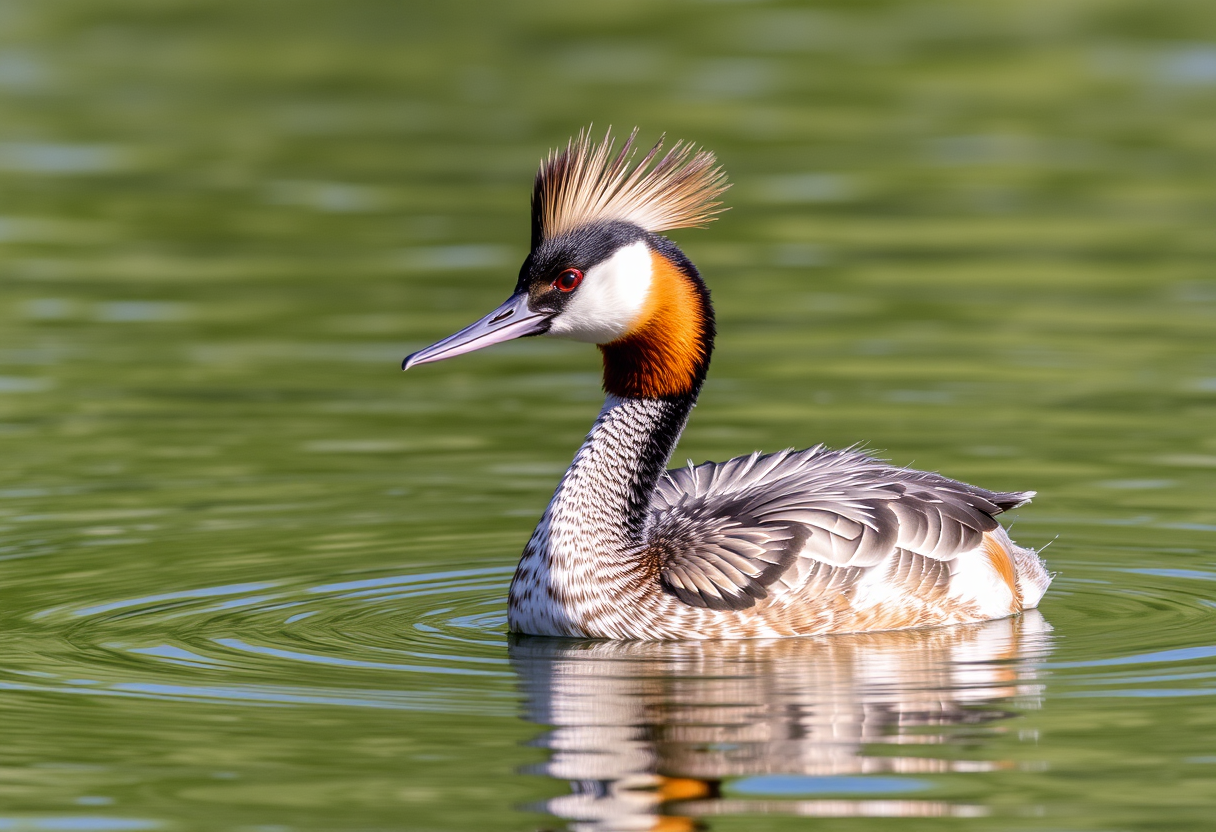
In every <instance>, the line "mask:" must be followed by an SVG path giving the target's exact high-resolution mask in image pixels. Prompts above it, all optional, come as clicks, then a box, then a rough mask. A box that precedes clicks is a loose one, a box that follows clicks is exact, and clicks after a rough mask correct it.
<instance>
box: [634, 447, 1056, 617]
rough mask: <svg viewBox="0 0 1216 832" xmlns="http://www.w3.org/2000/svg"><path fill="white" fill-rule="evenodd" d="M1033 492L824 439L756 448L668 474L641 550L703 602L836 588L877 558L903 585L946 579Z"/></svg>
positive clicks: (679, 588) (662, 576)
mask: <svg viewBox="0 0 1216 832" xmlns="http://www.w3.org/2000/svg"><path fill="white" fill-rule="evenodd" d="M1031 496H1033V493H1032V492H1028V493H1018V492H1011V493H1002V492H994V491H988V490H986V489H982V488H977V487H976V486H972V485H967V484H965V483H961V482H956V481H954V480H950V479H947V478H945V477H942V476H940V475H938V474H931V473H926V472H922V471H912V470H908V469H903V468H896V467H894V466H891V465H887V464H885V463H882V462H878V461H877V460H874V459H871V458H869V457H867V456H864V455H863V454H859V453H856V452H853V451H829V450H825V449H824V448H823V447H822V446H819V447H815V448H811V449H809V450H806V451H798V452H794V451H783V452H781V453H776V454H767V455H760V454H754V455H752V456H748V457H738V458H736V459H732V460H728V461H726V462H722V463H712V462H710V463H705V464H703V465H698V466H695V467H692V466H690V467H688V468H684V469H678V470H674V471H670V472H668V477H667V478H665V479H664V480H662V481H661V482H660V484H659V486H658V488H657V490H656V492H655V495H654V497H653V499H652V503H651V517H650V521H649V525H648V526H647V542H648V549H647V552H648V555H649V556H650V557H653V558H655V560H656V562H657V565H658V567H659V581H660V583H661V585H662V586H663V588H664V589H665V590H666V591H667V592H669V593H671V594H672V595H674V596H675V597H676V598H678V599H680V600H681V601H683V602H684V603H686V604H689V605H692V606H697V607H708V608H710V609H745V608H747V607H751V606H754V605H755V604H756V603H757V602H758V601H760V600H761V599H764V598H767V597H769V596H771V595H779V594H782V593H784V592H788V591H791V590H800V591H803V592H807V591H815V592H822V591H826V590H829V589H843V588H844V587H847V586H848V585H849V584H851V583H853V582H855V581H857V580H860V579H861V578H862V576H864V575H865V574H866V573H867V572H868V571H869V570H872V569H874V568H876V567H880V566H881V567H882V568H885V569H888V570H889V576H890V579H892V580H896V581H899V582H901V584H906V586H907V589H908V590H909V591H921V590H923V589H924V588H925V587H928V586H932V587H937V588H939V589H944V587H945V586H946V584H947V583H948V579H949V575H950V567H951V562H952V561H953V560H954V559H955V558H957V557H958V556H959V555H960V554H962V553H964V552H969V551H973V550H976V549H977V548H979V547H980V546H981V545H982V543H983V535H984V533H985V532H988V531H992V530H994V529H995V528H996V527H997V522H996V520H995V519H993V518H994V517H995V515H997V514H1000V513H1001V512H1002V511H1004V510H1006V509H1009V508H1013V507H1015V506H1018V505H1021V504H1023V503H1025V502H1027V501H1028V500H1029V498H1030V497H1031Z"/></svg>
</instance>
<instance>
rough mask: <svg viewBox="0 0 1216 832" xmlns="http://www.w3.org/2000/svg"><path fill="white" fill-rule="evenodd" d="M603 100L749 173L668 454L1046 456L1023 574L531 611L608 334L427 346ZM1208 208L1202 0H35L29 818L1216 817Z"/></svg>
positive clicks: (7, 538)
mask: <svg viewBox="0 0 1216 832" xmlns="http://www.w3.org/2000/svg"><path fill="white" fill-rule="evenodd" d="M589 122H594V123H595V124H596V125H598V126H601V127H602V126H607V125H608V124H614V125H616V126H617V127H618V128H628V127H631V126H633V125H634V124H637V125H640V126H641V127H642V131H643V134H642V137H643V139H645V140H653V139H654V138H656V137H657V136H658V134H659V133H661V132H663V131H667V132H668V133H669V134H670V135H671V136H672V137H680V138H691V139H694V140H696V141H697V142H700V143H702V144H704V145H706V146H708V147H710V148H712V149H714V150H715V151H716V152H717V153H718V155H719V157H720V159H721V161H722V163H723V164H724V166H725V168H726V169H727V171H728V173H729V174H730V176H731V178H732V180H733V181H734V182H735V183H736V185H735V187H734V188H733V190H731V191H730V193H729V194H728V202H729V204H730V205H731V209H732V210H731V211H730V212H729V213H728V214H726V215H725V216H724V217H723V218H722V220H721V221H720V222H717V223H715V224H714V225H713V226H712V227H711V228H709V229H706V230H702V231H686V232H680V233H678V234H677V235H675V236H676V238H677V239H678V241H679V242H680V243H681V244H682V245H683V246H684V248H685V250H686V251H687V253H688V254H689V255H690V257H691V258H692V259H693V260H694V261H695V262H696V263H697V264H698V265H699V266H700V267H701V269H702V271H703V272H704V274H705V276H706V279H707V281H708V282H709V284H710V286H711V288H712V290H713V292H714V299H715V302H716V304H717V308H718V315H719V323H720V331H721V332H720V338H719V342H718V343H719V351H718V353H717V355H716V356H715V360H714V366H713V368H712V370H711V374H710V380H709V384H708V386H707V388H706V392H705V394H704V396H703V398H702V402H701V405H700V406H699V407H698V408H697V410H696V412H695V414H694V417H693V421H692V424H691V426H690V428H689V430H688V432H687V434H686V436H685V438H684V440H683V442H682V446H681V448H680V449H679V450H678V451H677V458H678V459H681V460H682V459H683V458H686V457H687V458H692V459H694V460H698V461H699V460H703V459H722V458H725V457H729V456H733V455H736V454H739V453H745V452H750V451H752V450H755V449H768V450H776V449H779V448H784V447H787V446H790V445H797V446H807V445H811V444H814V443H816V442H820V441H822V442H827V443H829V444H831V445H836V446H845V445H850V444H853V443H859V442H860V443H867V444H868V446H869V447H871V448H872V449H874V450H875V452H876V453H880V454H882V455H883V456H885V457H887V458H890V459H892V460H893V461H895V462H897V463H900V464H910V465H915V466H918V467H921V468H926V469H930V470H937V471H942V472H945V473H948V474H950V475H952V476H956V477H959V478H961V479H965V480H968V481H972V482H976V483H979V484H982V485H985V486H988V487H992V488H1001V489H1037V490H1038V492H1039V497H1038V498H1037V499H1036V500H1035V502H1034V504H1033V505H1031V506H1029V507H1026V508H1024V509H1021V510H1020V511H1018V512H1016V516H1014V517H1012V518H1011V519H1012V521H1013V522H1014V524H1015V526H1014V535H1015V537H1016V538H1017V539H1018V541H1019V542H1021V543H1023V544H1026V545H1033V546H1036V547H1041V546H1047V549H1046V552H1045V557H1046V559H1047V560H1048V562H1049V564H1050V566H1051V568H1052V569H1053V570H1055V571H1057V572H1058V577H1057V578H1056V581H1055V584H1054V585H1053V587H1052V589H1051V591H1050V592H1049V593H1048V595H1047V597H1046V599H1045V600H1044V602H1043V604H1042V610H1041V612H1042V615H1041V616H1038V615H1033V616H1027V617H1025V618H1024V619H1020V620H1016V621H1006V622H996V623H994V624H990V625H986V626H984V627H976V628H959V629H955V630H948V631H931V632H922V633H911V634H892V635H882V636H865V637H845V638H839V639H827V640H804V641H798V642H779V643H776V644H763V643H757V644H747V645H738V644H734V645H731V644H724V645H712V644H711V645H678V644H677V645H650V646H638V645H633V646H629V645H603V644H600V645H596V644H578V643H574V644H571V643H562V642H546V641H543V640H536V639H523V640H520V641H518V642H514V643H509V640H508V638H507V636H506V633H505V596H506V585H507V581H508V580H509V577H510V572H511V569H512V567H513V565H514V562H515V558H516V557H517V555H518V553H519V551H520V549H521V547H522V545H523V543H524V541H525V540H526V539H527V536H528V534H529V532H530V530H531V527H532V525H533V523H534V522H535V520H536V518H537V516H538V515H539V513H540V511H541V509H542V508H543V506H544V504H545V502H546V500H547V499H548V496H549V494H550V492H551V490H552V488H553V485H554V484H555V482H556V479H557V477H558V476H559V475H560V473H561V472H562V471H563V470H564V468H565V466H566V465H567V464H568V462H569V459H570V457H571V455H572V453H573V450H574V448H575V447H576V446H577V444H578V443H579V441H580V439H581V437H582V435H583V433H584V432H585V430H586V428H587V427H588V425H589V424H590V422H591V419H592V418H593V417H594V415H595V413H596V412H597V410H598V407H599V400H600V393H599V389H598V376H597V362H598V356H597V355H596V353H595V351H594V350H593V349H591V348H590V347H585V346H581V345H574V344H568V343H562V342H546V341H539V340H532V341H528V342H526V343H520V344H516V345H511V346H507V347H503V348H499V349H497V350H494V351H491V352H488V353H483V354H478V355H474V356H468V357H464V358H461V359H457V360H454V361H452V362H447V363H444V364H440V365H436V366H433V367H423V368H420V369H418V370H415V371H411V372H410V373H409V374H408V375H405V376H402V375H401V374H400V373H399V372H398V371H397V366H398V362H399V361H400V359H401V358H402V357H403V356H404V355H405V354H406V353H408V352H410V351H411V350H413V349H415V348H417V347H419V346H422V345H424V344H426V343H429V342H431V341H432V340H435V339H437V338H438V337H440V336H443V335H446V334H448V333H449V332H452V331H454V330H455V329H457V328H459V327H460V326H462V325H464V324H465V323H468V322H469V321H471V320H473V319H474V318H476V317H478V316H480V315H481V314H483V313H484V312H486V311H488V310H489V309H491V308H492V307H493V306H494V305H495V304H497V303H498V302H500V301H501V300H502V299H503V298H504V297H506V295H507V294H508V293H509V291H510V288H511V286H512V285H513V282H514V278H515V272H516V269H517V268H518V264H519V262H520V261H521V260H522V258H523V257H524V256H525V254H526V253H527V252H526V242H527V198H528V190H529V187H530V182H531V177H532V175H533V172H534V170H535V165H536V163H537V161H538V160H539V158H540V157H541V156H542V155H543V154H544V152H545V151H546V150H547V149H548V148H549V147H550V146H552V145H555V144H557V143H560V142H564V140H565V139H566V138H567V137H568V136H569V135H570V134H571V133H572V132H574V131H576V130H577V128H578V127H580V126H582V125H584V124H586V123H589ZM1214 229H1216V5H1213V4H1212V3H1210V2H1209V0H1195V2H1189V3H1188V2H1148V1H1147V0H1145V1H1144V2H1118V0H1112V2H1098V3H1095V2H1081V1H1080V0H1053V1H1052V2H1035V1H1034V0H1016V2H1015V1H1014V0H1009V1H1008V2H988V3H983V4H978V3H968V2H958V3H949V2H942V3H917V2H865V3H820V4H813V5H812V4H782V3H767V2H750V3H743V2H740V3H728V2H704V3H698V2H691V1H690V2H666V1H665V0H659V1H658V2H646V3H639V2H620V3H610V4H575V3H556V2H527V3H524V2H518V3H516V2H513V3H494V2H484V3H473V2H448V3H443V4H439V3H435V4H422V3H399V2H373V1H372V0H355V1H354V2H343V3H339V2H329V3H318V2H304V1H303V0H296V1H295V2H279V1H278V0H265V1H264V2H248V1H247V2H220V1H219V0H211V2H201V1H200V2H192V0H175V1H174V2H168V1H167V0H166V1H165V2H154V1H153V0H105V2H101V1H100V0H25V2H13V1H12V0H6V1H5V2H2V3H0V625H2V631H0V632H2V635H0V829H32V830H128V829H130V830H141V829H167V830H184V829H217V830H218V829H237V830H293V829H300V830H306V829H367V830H371V829H428V830H482V829H518V830H528V829H564V828H570V829H597V830H614V829H644V828H656V829H666V830H679V829H692V828H695V825H696V824H698V823H699V824H703V825H704V826H706V827H708V828H710V829H715V830H769V829H772V830H778V829H804V828H815V829H833V830H835V829H840V830H846V829H847V830H860V829H867V830H887V829H893V828H898V829H909V830H928V829H940V828H953V829H979V830H998V829H1000V830H1003V829H1051V830H1152V829H1163V830H1164V829H1170V830H1176V829H1206V828H1210V825H1211V818H1212V817H1216V609H1214V607H1216V600H1214V599H1216V507H1214V504H1213V493H1214V492H1216V267H1214V266H1213V263H1214V262H1216V231H1214ZM1049 544H1050V545H1049Z"/></svg>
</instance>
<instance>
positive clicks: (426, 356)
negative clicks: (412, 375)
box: [401, 292, 549, 370]
mask: <svg viewBox="0 0 1216 832" xmlns="http://www.w3.org/2000/svg"><path fill="white" fill-rule="evenodd" d="M548 324H549V315H547V314H545V313H542V312H533V311H532V310H531V309H529V308H528V294H527V293H526V292H521V293H520V294H517V295H512V296H511V297H510V299H509V300H507V302H506V303H504V304H503V305H502V306H500V307H498V308H497V309H495V310H494V311H493V312H491V313H490V314H489V315H486V316H485V317H484V318H482V319H481V320H480V321H478V322H477V323H475V324H473V325H471V326H466V327H465V328H464V329H462V330H460V332H457V333H456V334H455V335H449V336H448V337H447V338H444V339H443V340H442V341H438V342H436V343H434V344H431V345H430V346H429V347H427V348H426V349H422V350H418V352H416V353H414V354H413V355H409V356H406V359H405V360H404V361H402V362H401V369H403V370H408V369H409V368H410V367H414V366H417V365H418V364H429V363H431V362H432V361H442V360H443V359H445V358H452V357H454V356H457V355H464V354H465V353H466V352H473V351H474V350H479V349H481V348H482V347H489V346H493V345H494V344H501V343H502V342H503V341H510V340H512V339H515V338H522V337H523V336H525V335H539V334H540V333H542V332H544V331H545V330H546V329H548Z"/></svg>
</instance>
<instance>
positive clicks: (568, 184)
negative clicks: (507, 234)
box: [402, 130, 727, 397]
mask: <svg viewBox="0 0 1216 832" xmlns="http://www.w3.org/2000/svg"><path fill="white" fill-rule="evenodd" d="M636 135H637V131H636V130H635V131H634V132H633V134H631V135H630V136H629V138H628V139H627V140H626V141H625V143H624V147H623V148H622V149H621V150H620V151H619V152H618V153H616V154H615V155H614V154H613V153H612V139H611V135H610V134H609V135H608V136H605V138H604V141H603V142H602V143H600V144H598V145H596V144H593V143H592V142H591V141H590V140H589V138H588V137H587V134H586V132H583V133H580V134H579V137H578V139H577V140H573V141H571V142H570V143H569V144H568V145H567V147H566V149H565V150H564V151H562V152H560V153H551V154H550V156H549V158H548V159H547V160H546V161H545V162H544V163H543V164H542V166H541V169H540V172H539V173H538V174H537V176H536V186H535V189H534V191H533V194H532V251H531V253H530V254H529V255H528V258H527V259H526V260H525V261H524V264H523V266H522V267H521V268H520V272H519V280H518V282H517V283H516V286H515V292H514V293H513V294H512V295H511V297H510V298H508V299H507V301H506V302H505V303H503V304H502V305H501V306H499V307H498V308H497V309H495V310H494V311H493V312H491V313H490V314H489V315H486V316H485V317H484V318H482V319H481V320H480V321H477V322H476V323H474V324H472V325H471V326H468V327H465V328H464V329H462V330H461V331H460V332H457V333H456V334H455V335H451V336H449V337H447V338H445V339H443V340H442V341H439V342H437V343H435V344H432V345H431V346H429V347H427V348H426V349H423V350H419V351H418V352H416V353H414V354H413V355H411V356H409V357H408V358H406V359H405V361H404V362H403V363H402V369H409V368H410V367H413V366H416V365H418V364H426V363H429V362H432V361H441V360H443V359H445V358H451V357H453V356H457V355H463V354H464V353H468V352H473V351H474V350H479V349H482V348H483V347H488V346H491V345H493V344H498V343H502V342H503V341H509V340H512V339H514V338H521V337H524V336H529V335H547V336H550V337H554V338H566V339H569V340H573V341H583V342H586V343H593V344H597V345H599V347H600V350H601V352H602V353H603V355H604V387H605V389H606V390H607V391H608V392H609V393H613V394H615V395H618V396H635V397H640V396H645V397H664V396H676V395H684V394H688V393H695V392H696V390H697V389H698V388H699V387H700V384H701V381H702V380H703V379H704V377H705V370H706V368H707V367H708V364H709V354H710V351H711V350H712V347H713V335H714V323H713V310H712V308H711V307H710V304H709V293H708V291H707V290H706V288H705V284H704V283H703V282H702V281H701V278H700V276H699V275H698V274H697V270H696V268H695V267H694V266H693V265H692V263H691V262H689V260H688V258H686V257H685V256H684V254H683V253H682V252H681V251H680V250H679V248H677V247H676V245H675V244H674V243H672V242H671V241H670V240H668V239H666V238H665V237H661V236H659V234H658V232H660V231H665V230H668V229H672V228H683V227H688V226H698V225H702V224H704V223H705V222H707V221H709V220H711V219H713V216H714V214H716V213H718V211H720V210H721V208H720V207H719V203H718V202H716V201H715V199H716V197H718V196H719V195H720V194H721V193H722V192H723V191H725V190H726V188H727V185H726V183H725V176H724V174H723V173H722V171H721V169H719V168H717V167H716V166H715V164H714V157H713V155H712V154H710V153H707V152H705V151H698V152H695V153H694V152H693V149H692V148H691V147H690V146H688V145H682V144H676V146H675V147H674V148H672V150H671V151H669V152H668V153H667V154H666V155H664V156H663V157H662V158H658V155H659V150H660V149H661V147H662V142H661V141H660V142H659V143H658V144H656V145H655V146H654V148H652V149H651V150H650V152H649V153H648V154H647V155H646V156H645V157H644V158H643V159H642V161H641V162H639V163H638V164H636V165H634V164H632V158H631V150H632V147H633V143H634V138H635V136H636ZM656 159H658V161H657V163H655V164H653V166H652V162H655V160H656Z"/></svg>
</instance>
